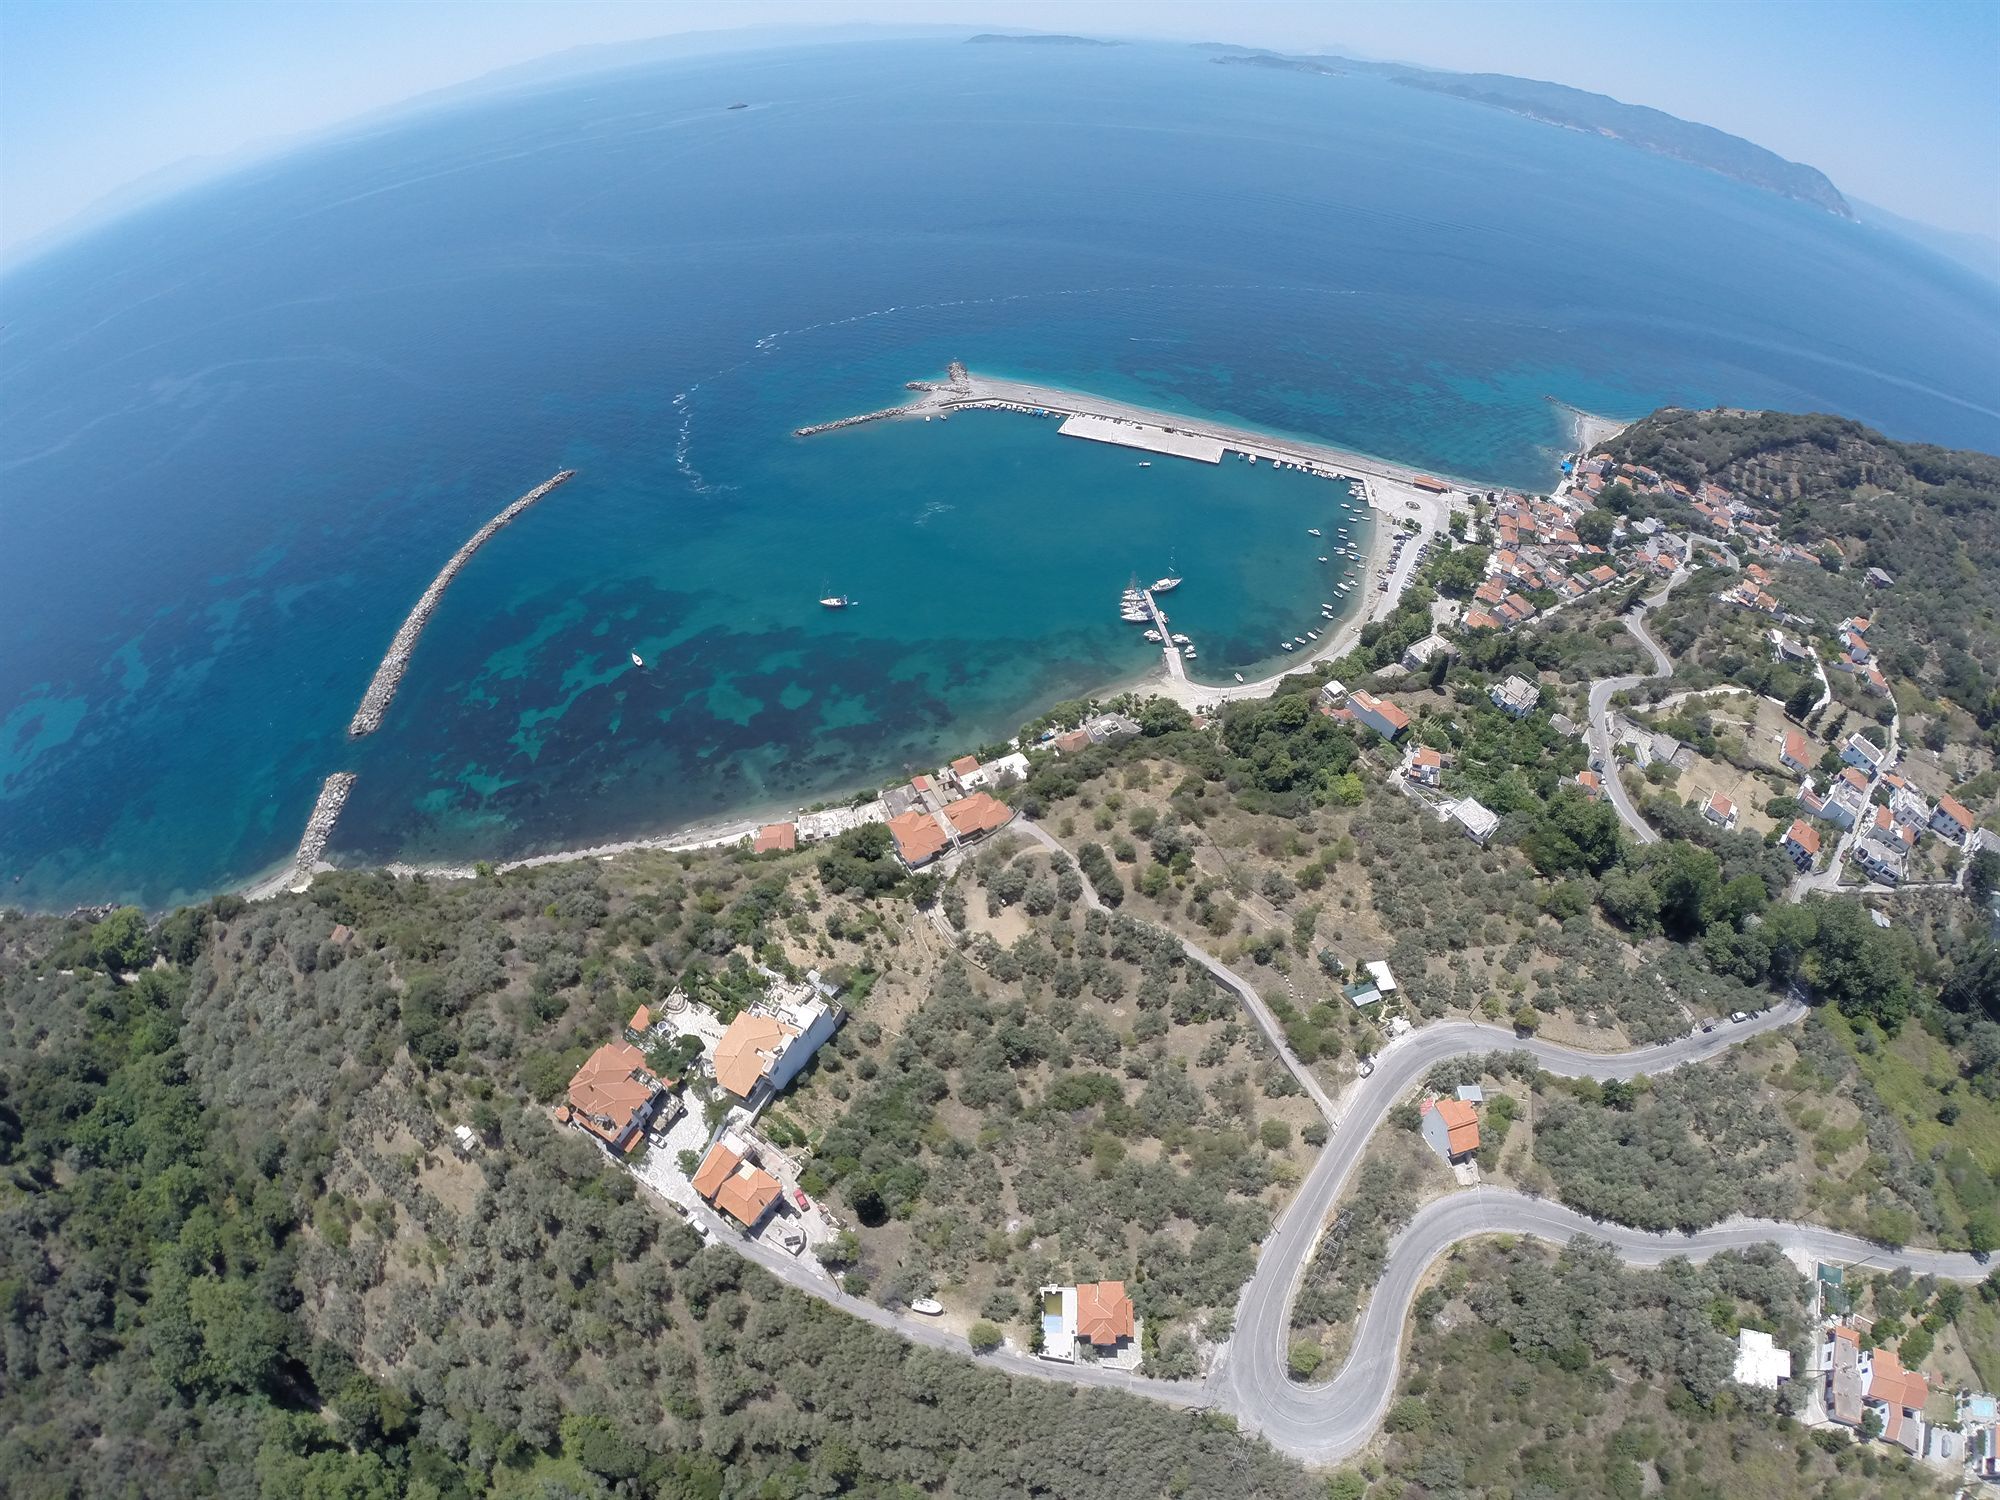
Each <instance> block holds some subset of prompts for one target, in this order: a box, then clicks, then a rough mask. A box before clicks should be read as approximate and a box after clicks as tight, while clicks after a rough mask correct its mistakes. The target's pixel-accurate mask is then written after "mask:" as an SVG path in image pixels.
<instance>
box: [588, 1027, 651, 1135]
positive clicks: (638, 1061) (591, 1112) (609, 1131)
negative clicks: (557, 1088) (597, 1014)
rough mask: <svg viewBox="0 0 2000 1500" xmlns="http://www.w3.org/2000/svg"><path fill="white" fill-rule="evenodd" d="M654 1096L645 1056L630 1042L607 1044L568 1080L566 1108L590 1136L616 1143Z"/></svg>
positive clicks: (592, 1054)
mask: <svg viewBox="0 0 2000 1500" xmlns="http://www.w3.org/2000/svg"><path fill="white" fill-rule="evenodd" d="M641 1074H644V1075H645V1077H644V1080H643V1081H642V1080H641V1078H640V1077H639V1076H638V1075H641ZM654 1092H655V1084H654V1083H653V1080H652V1075H651V1074H649V1073H646V1056H645V1054H644V1053H642V1052H641V1051H640V1050H639V1049H638V1048H637V1047H635V1046H633V1045H632V1044H631V1043H630V1042H606V1043H605V1044H604V1045H603V1046H602V1047H599V1048H598V1049H597V1050H596V1051H595V1052H593V1053H591V1054H590V1056H589V1057H587V1058H585V1059H584V1061H583V1066H582V1067H580V1068H578V1069H577V1070H576V1076H575V1077H574V1078H572V1079H570V1081H569V1106H570V1108H571V1109H572V1110H573V1111H575V1114H576V1119H577V1121H578V1123H579V1124H581V1125H583V1126H584V1127H585V1128H586V1129H587V1130H589V1131H590V1133H591V1134H592V1135H595V1136H598V1137H599V1138H601V1139H603V1140H606V1141H613V1142H615V1141H616V1140H617V1139H618V1137H619V1136H621V1135H623V1134H624V1133H625V1132H626V1131H627V1130H629V1129H631V1127H632V1117H633V1116H634V1115H636V1114H637V1113H638V1112H639V1111H640V1110H642V1109H644V1108H645V1107H646V1106H647V1105H648V1104H650V1103H652V1101H653V1094H654ZM606 1121H608V1122H609V1124H608V1125H607V1124H605V1123H603V1122H606Z"/></svg>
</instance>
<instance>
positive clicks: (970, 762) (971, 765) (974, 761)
mask: <svg viewBox="0 0 2000 1500" xmlns="http://www.w3.org/2000/svg"><path fill="white" fill-rule="evenodd" d="M978 769H979V757H978V756H976V755H961V756H960V757H959V758H958V759H957V760H955V761H953V762H952V763H951V774H952V775H954V776H970V775H971V774H972V773H973V772H974V771H976V770H978Z"/></svg>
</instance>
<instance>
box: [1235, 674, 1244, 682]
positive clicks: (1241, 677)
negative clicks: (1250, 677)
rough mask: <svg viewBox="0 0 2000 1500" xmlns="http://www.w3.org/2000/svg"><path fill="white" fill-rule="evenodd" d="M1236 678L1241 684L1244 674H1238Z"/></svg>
mask: <svg viewBox="0 0 2000 1500" xmlns="http://www.w3.org/2000/svg"><path fill="white" fill-rule="evenodd" d="M1235 677H1236V680H1237V681H1238V682H1241V681H1242V680H1243V674H1242V673H1241V672H1238V673H1236V674H1235Z"/></svg>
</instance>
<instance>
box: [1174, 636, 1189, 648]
mask: <svg viewBox="0 0 2000 1500" xmlns="http://www.w3.org/2000/svg"><path fill="white" fill-rule="evenodd" d="M1191 639H1192V637H1190V636H1185V635H1176V636H1174V637H1173V642H1174V644H1175V645H1176V646H1185V645H1186V644H1187V643H1188V641H1189V640H1191Z"/></svg>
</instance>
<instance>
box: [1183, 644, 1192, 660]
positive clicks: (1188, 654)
mask: <svg viewBox="0 0 2000 1500" xmlns="http://www.w3.org/2000/svg"><path fill="white" fill-rule="evenodd" d="M1181 655H1182V656H1185V657H1186V658H1187V659H1188V660H1189V661H1193V660H1194V647H1192V646H1183V647H1181Z"/></svg>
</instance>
